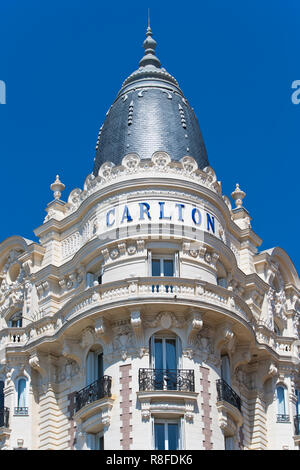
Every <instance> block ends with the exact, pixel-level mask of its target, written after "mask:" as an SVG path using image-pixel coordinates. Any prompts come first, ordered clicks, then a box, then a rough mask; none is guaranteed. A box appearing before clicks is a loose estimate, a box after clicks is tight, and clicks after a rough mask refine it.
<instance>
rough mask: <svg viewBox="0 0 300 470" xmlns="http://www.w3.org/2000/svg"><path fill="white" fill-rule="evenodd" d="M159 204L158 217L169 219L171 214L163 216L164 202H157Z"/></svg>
mask: <svg viewBox="0 0 300 470" xmlns="http://www.w3.org/2000/svg"><path fill="white" fill-rule="evenodd" d="M159 205H160V213H159V218H160V219H164V220H171V216H170V215H169V216H165V214H164V212H165V203H164V202H159Z"/></svg>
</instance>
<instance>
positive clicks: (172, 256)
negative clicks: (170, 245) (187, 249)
mask: <svg viewBox="0 0 300 470" xmlns="http://www.w3.org/2000/svg"><path fill="white" fill-rule="evenodd" d="M158 259H159V260H160V275H159V276H153V266H152V261H153V260H158ZM164 260H171V261H173V275H172V276H165V275H164V269H163V262H164ZM148 261H149V275H150V276H152V277H179V253H178V251H174V252H173V253H157V252H155V251H152V250H150V251H149V252H148Z"/></svg>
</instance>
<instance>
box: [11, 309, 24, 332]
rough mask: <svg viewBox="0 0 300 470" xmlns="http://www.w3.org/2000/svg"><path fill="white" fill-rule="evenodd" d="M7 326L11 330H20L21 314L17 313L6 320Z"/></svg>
mask: <svg viewBox="0 0 300 470" xmlns="http://www.w3.org/2000/svg"><path fill="white" fill-rule="evenodd" d="M8 326H9V327H11V328H21V327H22V313H21V312H18V313H16V314H14V315H13V316H12V317H11V318H10V320H8Z"/></svg>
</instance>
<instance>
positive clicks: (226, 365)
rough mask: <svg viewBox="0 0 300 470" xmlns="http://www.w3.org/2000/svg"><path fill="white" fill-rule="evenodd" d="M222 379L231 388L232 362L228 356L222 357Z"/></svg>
mask: <svg viewBox="0 0 300 470" xmlns="http://www.w3.org/2000/svg"><path fill="white" fill-rule="evenodd" d="M221 378H222V379H223V380H225V382H226V383H227V384H228V385H229V386H230V387H231V373H230V361H229V357H228V356H227V355H225V356H222V357H221Z"/></svg>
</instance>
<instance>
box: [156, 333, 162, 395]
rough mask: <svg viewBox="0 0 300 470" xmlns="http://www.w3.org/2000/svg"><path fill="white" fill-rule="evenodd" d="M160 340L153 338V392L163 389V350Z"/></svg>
mask: <svg viewBox="0 0 300 470" xmlns="http://www.w3.org/2000/svg"><path fill="white" fill-rule="evenodd" d="M162 346H163V344H162V339H160V338H155V340H154V365H155V378H154V383H155V390H162V389H163V388H164V387H163V371H162V369H163V350H162Z"/></svg>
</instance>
